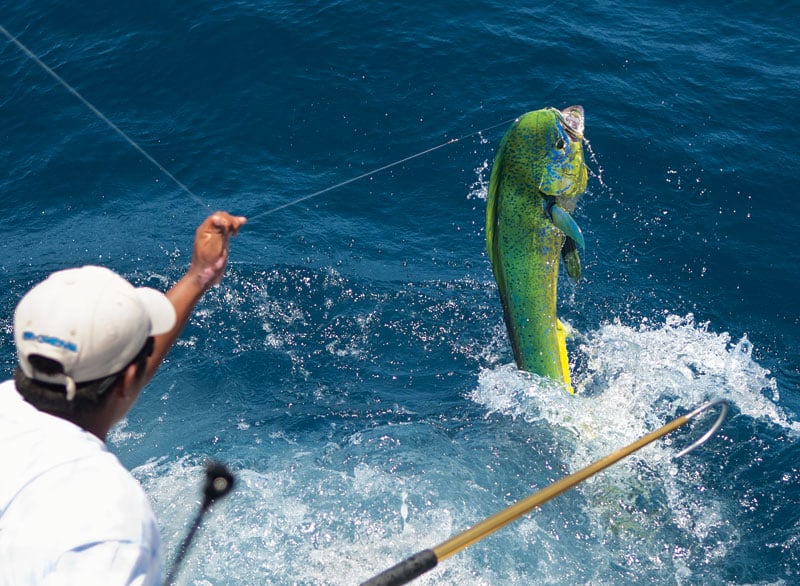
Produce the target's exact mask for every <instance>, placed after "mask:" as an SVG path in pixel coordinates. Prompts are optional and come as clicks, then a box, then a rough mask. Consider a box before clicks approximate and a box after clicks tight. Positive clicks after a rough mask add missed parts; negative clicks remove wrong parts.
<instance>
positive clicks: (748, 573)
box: [0, 0, 800, 586]
mask: <svg viewBox="0 0 800 586" xmlns="http://www.w3.org/2000/svg"><path fill="white" fill-rule="evenodd" d="M4 4H5V5H4V7H3V10H2V11H1V13H2V16H1V17H0V25H2V26H3V27H5V28H6V29H7V30H8V31H9V32H10V33H11V34H13V35H15V36H16V37H17V38H18V39H19V40H20V41H21V42H22V43H24V44H25V45H26V46H27V47H29V49H30V50H31V51H33V52H34V53H35V54H36V55H38V56H39V57H40V58H41V59H42V60H43V62H44V63H46V64H47V65H48V66H49V67H51V68H52V69H53V70H54V71H55V72H57V73H58V75H60V76H61V77H62V78H63V79H64V80H66V81H67V82H68V83H69V84H71V85H72V86H73V87H74V88H75V90H76V91H77V92H79V93H80V94H81V95H82V96H83V97H84V99H86V100H88V101H89V102H90V103H91V104H93V105H94V106H95V107H96V108H97V110H98V111H100V112H102V114H103V115H104V116H106V117H107V118H108V119H109V120H110V121H113V123H114V124H116V125H117V126H118V127H119V128H120V129H121V130H122V131H124V133H126V134H127V135H128V136H129V137H130V138H131V140H132V141H133V142H135V143H136V144H137V145H139V146H140V148H142V149H144V150H145V151H146V152H147V153H148V154H149V155H150V156H152V157H153V158H154V159H155V160H156V161H157V162H158V163H159V164H160V165H162V166H163V169H164V170H167V171H168V173H169V174H171V175H172V176H173V177H174V178H176V179H177V180H178V181H180V182H181V183H182V184H183V185H184V186H186V189H183V188H182V187H180V186H179V185H177V184H176V182H175V181H173V179H172V178H170V176H169V175H167V174H165V173H164V172H163V170H161V169H159V168H158V167H157V166H156V165H154V164H153V163H152V162H151V161H149V160H148V159H147V158H146V157H145V156H143V155H142V154H141V152H139V151H138V150H137V149H136V148H134V147H133V146H132V145H131V144H130V143H128V142H127V141H126V140H124V139H123V138H122V137H121V136H120V135H119V134H118V133H116V132H114V131H113V130H112V129H111V128H109V126H108V124H106V123H105V122H104V121H103V120H102V119H100V118H99V117H98V116H97V115H96V114H95V113H93V112H92V111H91V110H90V109H89V108H87V107H86V105H85V104H84V103H82V102H81V101H80V100H79V99H77V98H76V97H75V96H74V95H72V94H71V93H70V92H69V91H67V90H66V89H65V88H64V87H63V86H62V85H60V84H59V83H57V82H56V81H55V80H54V79H53V78H52V77H51V76H49V75H48V74H47V73H46V72H45V71H43V69H42V68H41V67H39V66H38V65H37V64H36V63H35V62H34V61H33V60H32V59H30V58H29V57H27V56H26V55H25V54H24V53H23V52H22V51H21V50H20V49H19V48H18V47H16V46H15V45H14V44H12V43H11V42H8V41H5V40H4V41H3V42H2V43H0V87H1V88H2V92H0V123H1V127H2V141H0V150H1V152H0V170H2V172H1V173H0V182H2V183H0V198H2V202H3V215H2V219H0V226H2V230H3V233H4V238H3V244H2V251H3V254H2V255H0V266H2V271H3V275H4V280H5V287H4V288H3V291H2V293H1V294H0V308H2V312H0V324H1V325H2V336H0V349H2V353H0V356H2V358H0V360H1V361H2V367H3V369H4V371H5V372H6V373H7V375H8V376H10V375H11V372H12V369H13V365H14V351H13V339H12V331H11V323H12V322H11V315H12V313H13V308H14V306H15V305H16V302H17V301H18V299H19V297H20V296H21V295H22V294H23V293H24V292H25V291H26V290H27V289H28V288H29V287H30V286H32V285H33V284H34V283H36V282H38V281H39V280H41V279H42V278H44V277H45V276H46V275H47V274H48V273H49V272H51V271H53V270H56V269H60V268H65V267H68V266H74V265H78V264H86V263H95V264H103V265H106V266H109V267H111V268H113V269H115V270H117V271H119V272H121V273H122V274H124V275H125V276H126V277H128V278H129V279H131V280H132V281H134V282H136V283H137V284H142V285H145V284H146V285H150V286H155V287H158V288H161V289H166V288H167V287H169V285H170V284H171V283H172V282H174V281H175V280H176V279H177V278H178V277H179V276H180V275H181V274H182V272H183V270H184V269H185V267H186V266H187V264H188V261H189V258H190V255H191V243H192V236H193V231H194V228H195V227H196V225H197V224H198V223H199V222H200V221H201V220H202V219H203V218H204V217H205V216H206V215H207V214H208V213H209V212H210V211H212V210H214V209H226V210H230V211H231V212H234V213H237V214H244V215H247V216H248V217H249V218H250V222H249V223H248V224H247V226H246V227H245V229H243V231H242V232H241V234H240V235H239V236H238V237H237V238H236V239H235V241H234V242H233V246H232V251H231V262H230V265H229V271H228V274H227V276H226V279H225V280H224V282H223V284H222V285H221V286H220V287H218V288H216V289H214V290H213V291H211V292H210V293H209V294H208V295H207V296H206V297H205V298H204V299H203V301H202V302H201V304H200V305H199V306H198V308H197V312H196V313H195V315H194V317H193V319H192V320H191V322H190V323H189V325H188V326H187V328H186V330H185V332H184V335H183V337H182V338H181V340H180V342H179V343H178V345H177V346H176V347H175V349H174V350H173V352H172V353H171V355H170V356H169V359H168V361H167V362H166V363H165V364H164V365H163V367H162V369H161V370H160V371H159V373H158V375H157V376H156V378H155V379H154V380H153V382H152V383H151V385H150V387H149V388H148V389H147V391H146V392H145V393H144V394H143V395H142V397H141V399H140V401H139V403H138V404H137V405H136V407H135V408H134V409H133V411H132V412H131V413H130V414H129V416H128V417H127V419H126V420H125V421H124V422H123V423H122V424H121V425H120V426H119V427H118V428H116V429H115V430H114V432H113V434H112V436H111V440H110V445H111V448H112V449H113V451H114V452H115V453H117V454H118V455H119V457H120V459H121V460H122V462H123V463H124V464H125V465H126V466H128V467H129V468H131V469H132V471H133V473H134V475H135V476H136V477H137V478H138V479H139V480H140V481H141V482H142V484H143V486H144V488H145V490H146V491H147V493H148V494H149V496H150V497H151V499H152V502H153V506H154V509H155V511H156V513H157V515H158V517H159V520H160V526H161V530H162V535H163V541H164V552H165V557H166V561H167V566H169V563H170V561H171V560H172V558H173V557H174V555H175V551H176V549H177V547H178V545H179V543H180V541H181V540H182V538H183V536H184V535H185V533H186V531H187V530H188V527H189V524H190V522H191V520H192V518H193V516H194V514H195V512H196V511H197V508H198V506H199V503H200V500H201V489H202V483H203V477H204V474H203V465H204V463H205V462H206V460H207V459H209V458H213V459H217V460H219V461H222V462H224V463H226V464H227V465H228V466H229V467H230V468H231V470H232V471H233V473H234V474H235V476H236V479H237V486H236V488H235V490H234V492H233V493H232V494H231V495H230V496H228V497H227V498H226V499H225V500H223V501H221V502H220V503H218V504H217V505H215V506H214V507H213V510H212V512H211V513H210V514H209V515H208V516H207V518H206V522H205V523H204V525H203V527H202V528H201V530H200V532H199V533H198V535H197V539H196V541H195V543H194V546H193V548H192V549H191V551H190V552H189V555H188V556H187V558H186V561H185V564H184V566H183V567H182V570H181V573H180V576H179V583H181V584H187V585H188V584H191V585H202V586H205V585H211V584H214V585H219V584H287V585H288V584H298V585H301V584H302V585H312V584H332V585H339V584H356V583H358V582H361V581H363V580H366V579H368V578H369V577H371V576H372V575H374V574H376V573H378V572H380V571H382V570H383V569H385V568H387V567H389V566H391V565H393V564H394V563H396V562H398V561H400V560H402V559H404V558H405V557H407V556H409V555H411V554H413V553H415V552H417V551H419V550H421V549H425V548H428V547H433V546H435V545H437V544H439V543H441V542H442V541H444V540H445V539H447V538H448V537H450V536H452V535H454V534H456V533H458V532H460V531H462V530H464V529H466V528H467V527H469V526H471V525H472V524H474V523H476V522H477V521H479V520H481V519H483V518H484V517H486V516H488V515H490V514H492V513H494V512H496V511H498V510H500V509H502V508H504V507H505V506H507V505H509V504H511V503H513V502H515V501H516V500H518V499H520V498H523V497H525V496H527V495H528V494H531V493H532V492H535V491H536V490H538V489H541V488H543V487H544V486H546V485H547V484H549V483H550V482H553V481H555V480H557V479H559V478H561V477H562V476H564V475H566V474H568V473H570V472H574V471H576V470H578V469H580V468H581V467H583V466H585V465H587V464H589V463H591V462H592V461H594V460H596V459H599V458H601V457H603V456H605V455H606V454H609V453H611V452H613V451H615V450H617V449H619V448H621V447H622V446H624V445H626V444H628V443H630V442H632V441H634V440H636V439H637V438H639V437H640V436H642V435H644V434H646V433H648V432H649V431H652V430H654V429H656V428H658V427H660V426H661V425H663V424H665V423H666V422H668V421H669V420H671V419H672V418H674V417H676V416H678V415H681V414H683V413H686V412H688V411H690V410H691V409H693V408H695V407H696V406H698V405H700V404H701V403H703V402H704V401H707V400H713V399H717V398H725V399H727V400H728V401H729V403H730V405H731V413H730V414H729V417H728V419H727V420H726V421H725V423H724V425H723V427H722V429H721V431H720V432H719V433H718V434H717V435H716V436H714V437H713V438H712V439H710V440H709V441H708V442H707V443H706V444H705V445H704V446H703V447H701V448H700V449H698V450H697V451H695V452H693V453H691V454H690V455H687V456H684V457H682V458H679V459H676V458H675V457H674V456H675V455H676V454H677V453H678V452H679V451H680V449H681V448H682V447H683V446H685V445H687V444H688V443H689V442H690V441H691V440H692V439H693V438H694V437H696V436H698V435H699V434H700V433H702V428H703V425H704V424H707V423H708V421H707V420H705V421H703V422H700V423H698V424H697V425H693V426H692V429H683V428H682V429H681V430H678V431H676V432H674V433H673V434H671V435H670V436H668V437H667V438H666V439H665V440H662V441H659V442H657V443H655V444H653V445H651V446H649V447H647V448H645V449H642V450H641V451H639V452H637V453H636V454H634V455H633V456H631V457H630V458H628V459H626V460H624V461H623V462H620V463H619V464H617V465H615V466H614V467H612V468H611V469H609V470H607V471H605V472H602V473H600V474H598V475H597V476H595V477H593V478H591V479H590V480H588V481H586V482H585V483H583V484H581V485H580V486H579V487H577V488H576V489H574V490H572V491H570V492H568V493H566V494H564V495H562V496H560V497H558V498H556V499H554V500H553V501H551V502H549V503H547V504H545V505H544V506H543V507H542V508H541V509H539V510H537V511H534V512H532V513H531V514H530V515H528V516H526V517H525V518H523V519H521V520H519V521H517V522H516V523H514V524H512V525H509V526H508V527H506V528H504V529H503V530H501V531H500V532H498V533H496V534H494V535H492V536H490V537H488V538H486V539H484V540H482V541H480V542H479V543H477V544H475V545H473V546H471V547H470V548H468V549H467V550H465V551H463V552H461V553H459V554H458V555H456V556H453V557H452V558H449V559H447V560H445V561H443V562H442V563H441V564H440V565H439V567H437V568H436V569H435V570H433V571H432V572H430V573H429V574H426V575H425V576H423V577H421V578H420V579H418V580H417V581H416V582H415V583H419V584H465V583H466V584H476V585H514V584H520V585H522V584H525V585H529V584H537V585H538V584H591V585H613V584H670V585H672V584H675V585H690V584H704V585H705V584H719V585H749V584H759V585H778V584H779V585H791V584H797V583H800V438H799V437H798V434H799V433H800V420H799V419H798V416H799V414H800V393H799V392H798V391H800V388H799V387H800V363H799V362H798V352H797V348H798V347H799V346H800V328H799V327H798V326H800V311H799V310H800V305H799V304H798V298H800V277H798V274H797V267H798V265H800V253H799V252H798V248H797V247H796V246H795V245H794V239H795V238H796V234H797V230H798V228H800V220H799V219H798V218H800V199H798V198H797V197H796V191H797V186H796V183H797V178H798V176H799V175H800V168H799V166H798V159H797V152H798V150H800V139H799V138H798V135H797V133H796V132H795V131H794V129H795V128H797V127H798V126H799V125H800V113H799V110H798V108H797V103H798V102H797V97H798V95H799V94H800V81H798V80H800V52H799V51H798V49H800V40H799V39H800V37H798V34H797V26H796V22H795V21H794V20H792V18H791V15H792V13H793V12H796V11H797V6H796V5H795V4H794V3H791V2H790V3H777V2H770V1H767V2H760V3H750V2H741V1H733V2H725V3H722V2H712V1H699V2H695V3H691V4H685V5H675V4H674V3H670V2H665V1H664V0H646V1H643V2H638V3H626V2H614V1H606V2H604V1H590V2H585V3H582V4H580V5H576V6H573V5H570V4H567V3H552V2H551V3H541V4H538V5H532V3H523V2H517V3H513V2H512V3H507V2H497V1H496V0H486V1H482V2H474V3H461V2H452V1H451V2H434V3H430V2H426V3H422V2H410V3H409V2H382V3H368V2H353V1H349V0H348V1H344V0H343V1H338V2H308V3H300V2H297V3H292V2H269V1H262V2H255V1H245V0H243V1H239V2H211V1H194V2H185V3H163V2H151V1H144V2H137V3H114V2H102V3H101V2H86V3H81V4H80V5H75V4H71V3H57V2H53V1H52V0H39V1H37V2H25V1H23V2H18V3H11V2H5V3H4ZM571 104H581V105H583V106H584V108H585V110H586V137H587V145H586V146H587V154H588V160H589V164H590V169H591V172H590V181H589V187H588V190H587V192H586V194H585V195H584V196H583V198H582V200H581V203H580V205H579V207H578V209H577V211H576V213H575V218H576V220H577V221H578V223H579V224H580V225H581V227H582V228H583V231H584V234H585V236H586V240H587V250H586V253H585V255H584V258H583V262H584V276H585V278H584V280H583V281H581V282H580V283H578V284H577V285H573V284H570V283H568V282H566V280H563V279H562V283H561V284H560V299H559V311H560V314H561V316H562V319H563V320H564V321H566V322H568V323H569V324H570V325H571V326H572V328H573V329H574V331H575V335H574V337H573V338H572V339H571V340H570V342H569V351H570V357H571V360H572V362H573V377H574V381H575V383H576V388H577V389H578V394H577V395H576V396H569V395H567V394H566V393H564V392H563V391H561V390H559V389H557V388H553V386H552V385H550V384H548V383H547V381H544V380H542V379H538V378H536V377H532V376H528V375H525V374H523V373H520V372H519V371H517V370H516V369H515V368H514V366H513V359H512V355H511V349H510V347H509V344H508V341H507V339H506V336H505V331H504V329H503V325H502V315H501V309H500V303H499V298H498V295H497V290H496V287H495V284H494V281H493V279H492V275H491V267H490V265H489V261H488V259H487V256H486V254H485V252H484V230H483V223H484V211H485V198H486V185H487V182H488V178H489V172H490V165H491V161H492V158H493V156H494V152H495V149H496V147H497V145H498V142H499V140H500V137H501V136H502V133H503V131H504V130H505V128H507V126H508V124H509V122H510V121H511V120H512V119H513V118H514V117H516V116H518V115H520V114H522V113H524V112H526V111H529V110H533V109H538V108H541V107H545V106H556V107H561V108H563V107H566V106H569V105H571ZM453 139H458V140H453ZM320 192H321V193H320ZM308 196H313V197H308ZM303 198H305V199H303ZM301 199H302V201H298V200H301ZM293 202H294V203H293ZM285 204H292V205H289V206H288V207H284V208H281V209H277V208H279V207H280V206H283V205H285ZM687 427H689V426H687Z"/></svg>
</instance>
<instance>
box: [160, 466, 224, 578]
mask: <svg viewBox="0 0 800 586" xmlns="http://www.w3.org/2000/svg"><path fill="white" fill-rule="evenodd" d="M233 484H234V478H233V474H232V473H231V472H230V470H228V469H227V468H226V467H225V466H224V465H223V464H221V463H219V462H209V463H208V464H207V465H206V483H205V485H204V486H203V502H202V504H201V505H200V510H199V511H198V512H197V515H196V516H195V518H194V522H193V523H192V526H191V528H190V529H189V532H188V533H187V534H186V537H185V538H184V539H183V543H181V546H180V548H179V549H178V555H177V556H175V561H174V562H172V568H171V569H170V571H169V574H167V579H166V580H164V584H165V586H172V585H173V584H174V583H175V577H176V576H177V575H178V569H179V568H180V565H181V562H182V561H183V558H184V557H185V556H186V553H187V552H188V551H189V546H190V545H191V543H192V540H193V539H194V535H195V533H197V529H198V528H199V527H200V524H201V523H202V522H203V518H204V517H205V515H206V513H207V512H208V509H209V507H211V505H212V504H214V502H215V501H216V500H217V499H221V498H222V497H224V496H225V495H226V494H228V493H229V492H230V491H231V490H233Z"/></svg>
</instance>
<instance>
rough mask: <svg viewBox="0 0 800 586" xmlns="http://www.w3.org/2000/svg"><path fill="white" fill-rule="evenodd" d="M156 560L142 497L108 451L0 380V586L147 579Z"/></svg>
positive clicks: (109, 585)
mask: <svg viewBox="0 0 800 586" xmlns="http://www.w3.org/2000/svg"><path fill="white" fill-rule="evenodd" d="M161 564H162V562H161V554H160V537H159V533H158V528H157V526H156V521H155V517H154V515H153V511H152V509H151V507H150V503H149V502H148V500H147V496H146V495H145V493H144V491H143V490H142V488H141V486H140V485H139V483H138V482H137V481H136V479H135V478H133V476H131V474H130V473H129V472H128V471H127V470H126V469H125V468H124V467H123V466H122V464H120V462H119V460H118V459H117V458H116V456H114V455H113V454H112V453H111V452H109V451H108V450H107V448H106V446H105V444H104V443H103V442H102V441H100V440H99V439H98V438H97V437H95V436H94V435H92V434H91V433H89V432H87V431H84V430H83V429H81V428H80V427H78V426H76V425H74V424H72V423H70V422H68V421H65V420H63V419H60V418H58V417H54V416H52V415H48V414H46V413H43V412H41V411H39V410H37V409H36V408H34V407H33V406H32V405H30V404H28V403H26V402H25V401H24V400H23V399H22V397H21V396H20V395H19V393H18V392H17V390H16V388H15V386H14V382H13V381H6V382H4V383H2V384H0V586H12V585H13V586H22V585H26V586H27V585H33V584H36V585H44V586H61V585H64V586H67V585H75V584H81V585H92V584H98V585H100V584H102V585H105V586H114V585H118V584H119V585H122V584H125V585H135V586H150V585H155V584H159V583H160V581H161V572H162V567H161Z"/></svg>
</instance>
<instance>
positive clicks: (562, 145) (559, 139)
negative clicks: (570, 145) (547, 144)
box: [556, 136, 567, 151]
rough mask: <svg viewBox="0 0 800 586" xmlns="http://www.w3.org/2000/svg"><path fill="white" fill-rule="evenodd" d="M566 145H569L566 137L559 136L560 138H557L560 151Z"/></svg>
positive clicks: (557, 146)
mask: <svg viewBox="0 0 800 586" xmlns="http://www.w3.org/2000/svg"><path fill="white" fill-rule="evenodd" d="M565 146H567V143H565V142H564V139H563V138H561V137H560V136H559V137H558V140H556V148H557V149H558V150H560V151H563V150H564V147H565Z"/></svg>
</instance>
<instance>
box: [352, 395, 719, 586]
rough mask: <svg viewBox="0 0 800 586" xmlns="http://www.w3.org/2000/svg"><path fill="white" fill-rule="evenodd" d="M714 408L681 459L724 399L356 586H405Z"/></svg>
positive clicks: (703, 439) (713, 430)
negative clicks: (440, 563) (451, 557)
mask: <svg viewBox="0 0 800 586" xmlns="http://www.w3.org/2000/svg"><path fill="white" fill-rule="evenodd" d="M716 406H719V407H720V414H719V416H718V417H717V419H716V421H714V424H713V425H712V426H711V427H710V428H709V430H708V431H707V432H706V433H705V434H703V436H702V437H700V439H698V440H697V441H695V442H694V443H692V444H691V445H690V446H688V447H687V448H684V449H683V450H681V451H680V452H678V453H677V454H675V456H674V457H675V458H680V457H681V456H685V455H686V454H688V453H689V452H691V451H693V450H694V449H696V448H697V447H699V446H701V445H702V444H704V443H705V442H706V441H707V440H708V439H709V438H710V437H711V436H712V435H714V434H715V433H716V432H717V430H718V429H719V428H720V426H721V425H722V421H723V420H724V419H725V416H726V415H727V414H728V403H727V401H725V400H724V399H718V400H716V401H711V402H709V403H706V404H704V405H702V406H700V407H698V408H697V409H695V410H694V411H691V412H690V413H687V414H686V415H682V416H680V417H678V418H676V419H673V420H672V421H670V422H669V423H667V424H666V425H664V426H663V427H661V428H659V429H657V430H655V431H653V432H651V433H648V434H647V435H645V436H642V437H641V438H639V439H638V440H636V441H635V442H633V443H632V444H629V445H628V446H626V447H624V448H621V449H620V450H617V451H616V452H614V453H612V454H609V455H608V456H606V457H605V458H602V459H600V460H597V461H596V462H594V463H593V464H590V465H589V466H586V467H585V468H582V469H581V470H578V471H577V472H575V473H574V474H570V475H569V476H566V477H564V478H562V479H561V480H558V481H556V482H554V483H553V484H550V485H549V486H547V487H545V488H543V489H542V490H540V491H538V492H536V493H534V494H532V495H530V496H528V497H527V498H524V499H522V500H521V501H518V502H517V503H515V504H513V505H511V506H510V507H507V508H506V509H503V510H502V511H500V512H499V513H495V514H494V515H492V516H491V517H488V518H486V519H484V520H483V521H481V522H480V523H478V524H476V525H474V526H472V527H471V528H469V529H467V530H466V531H463V532H461V533H459V534H458V535H455V536H454V537H451V538H450V539H448V540H447V541H444V542H442V543H441V544H439V545H437V546H436V547H434V548H432V549H424V550H422V551H420V552H418V553H416V554H414V555H412V556H411V557H409V558H407V559H405V560H403V561H402V562H400V563H398V564H396V565H394V566H392V567H391V568H389V569H388V570H385V571H384V572H381V573H380V574H378V575H377V576H375V577H373V578H371V579H369V580H367V581H366V582H362V583H361V585H360V586H401V585H402V584H408V583H409V582H411V581H412V580H414V579H415V578H418V577H419V576H421V575H422V574H424V573H425V572H428V571H429V570H432V569H433V568H435V567H436V565H437V564H438V563H439V562H441V561H443V560H445V559H447V558H448V557H450V556H452V555H454V554H456V553H458V552H460V551H462V550H463V549H466V548H467V547H469V546H470V545H473V544H475V543H477V542H478V541H480V540H481V539H483V538H484V537H487V536H488V535H490V534H491V533H494V532H495V531H497V530H498V529H501V528H502V527H505V526H506V525H508V524H509V523H511V522H512V521H516V520H517V519H519V518H520V517H522V516H523V515H526V514H527V513H529V512H531V511H532V510H533V509H535V508H536V507H539V506H541V505H542V504H544V503H546V502H547V501H549V500H550V499H553V498H555V497H557V496H558V495H560V494H562V493H564V492H566V491H567V490H569V489H571V488H574V487H575V486H577V485H578V484H580V483H581V482H583V481H584V480H586V479H587V478H589V477H591V476H594V475H595V474H597V473H598V472H600V471H602V470H605V469H606V468H608V467H609V466H611V465H612V464H615V463H616V462H619V461H620V460H622V459H623V458H626V457H628V456H630V455H631V454H632V453H634V452H636V451H637V450H640V449H642V448H643V447H644V446H646V445H648V444H650V443H652V442H654V441H656V440H657V439H660V438H662V437H664V436H665V435H667V434H668V433H670V432H672V431H674V430H676V429H678V428H679V427H681V426H683V425H685V424H686V423H688V422H689V421H690V420H692V419H694V418H695V417H697V416H698V415H700V414H702V413H704V412H706V411H708V410H709V409H711V408H712V407H716Z"/></svg>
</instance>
